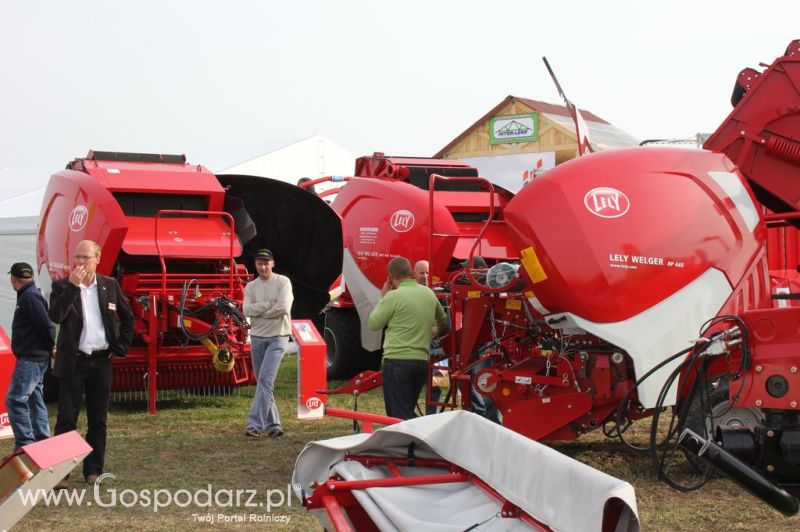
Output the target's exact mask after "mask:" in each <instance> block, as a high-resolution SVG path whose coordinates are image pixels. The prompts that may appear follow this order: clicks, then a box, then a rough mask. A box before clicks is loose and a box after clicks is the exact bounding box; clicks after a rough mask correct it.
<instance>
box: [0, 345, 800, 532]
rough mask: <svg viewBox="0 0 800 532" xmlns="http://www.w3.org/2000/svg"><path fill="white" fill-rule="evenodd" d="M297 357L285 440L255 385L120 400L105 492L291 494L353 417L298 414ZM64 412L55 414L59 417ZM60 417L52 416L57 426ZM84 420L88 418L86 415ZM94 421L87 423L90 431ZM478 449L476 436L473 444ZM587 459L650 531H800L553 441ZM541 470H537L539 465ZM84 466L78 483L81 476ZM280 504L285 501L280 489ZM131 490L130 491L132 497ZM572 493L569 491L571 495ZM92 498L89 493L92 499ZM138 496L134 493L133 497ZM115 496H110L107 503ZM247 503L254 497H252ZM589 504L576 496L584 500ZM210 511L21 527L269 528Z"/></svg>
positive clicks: (51, 515) (87, 510)
mask: <svg viewBox="0 0 800 532" xmlns="http://www.w3.org/2000/svg"><path fill="white" fill-rule="evenodd" d="M296 375H297V368H296V358H295V357H286V358H285V359H284V361H283V364H282V366H281V370H280V372H279V375H278V381H277V389H276V397H277V400H278V405H279V408H280V412H281V418H282V422H283V427H284V430H285V432H286V434H285V436H283V437H282V438H278V439H269V438H261V439H258V440H251V439H249V438H245V437H244V435H243V431H244V428H245V424H244V420H245V416H246V414H247V411H248V409H249V407H250V401H251V398H252V392H253V389H252V388H245V389H243V390H240V391H239V394H238V395H231V396H222V397H216V396H179V397H173V398H171V399H166V400H162V401H161V402H160V403H159V413H158V415H157V416H150V415H149V414H147V412H146V409H147V405H146V403H145V402H144V401H143V400H139V401H132V402H122V403H120V402H113V403H112V405H111V411H110V413H109V440H108V450H107V454H106V471H107V472H110V473H113V474H114V475H116V478H115V479H113V480H109V481H107V482H106V483H104V484H103V486H102V488H101V493H105V490H110V489H115V490H116V492H117V494H118V495H119V494H120V493H121V492H122V491H123V490H133V491H135V492H137V493H138V492H141V491H142V490H149V491H150V493H152V492H154V491H155V490H157V489H164V490H171V491H172V492H173V493H174V492H175V491H176V490H189V491H190V492H194V491H196V490H200V489H206V488H207V487H208V485H209V484H211V486H212V489H213V490H214V492H215V493H216V492H219V491H220V490H226V489H227V490H237V489H239V490H245V489H251V490H257V495H256V498H255V499H254V500H255V502H263V503H266V502H267V494H268V493H270V492H269V490H281V491H282V492H283V494H284V495H285V493H286V489H287V485H288V484H289V482H290V479H291V474H292V469H293V467H294V461H295V459H296V458H297V455H298V454H299V453H300V451H301V450H302V448H303V446H304V445H305V444H306V443H307V442H309V441H312V440H315V439H324V438H329V437H333V436H339V435H344V434H349V433H350V432H351V431H352V422H350V421H347V420H343V419H336V418H326V419H324V420H321V421H299V420H297V419H296V395H295V394H296V386H297V384H296ZM331 404H332V406H338V407H341V408H352V404H353V401H352V398H350V397H341V396H334V397H333V398H332V400H331ZM359 409H360V410H364V411H368V412H375V413H383V399H382V396H381V393H380V390H375V391H373V392H370V393H367V394H365V395H364V396H362V397H361V398H360V399H359ZM54 414H55V411H54V410H51V415H54ZM54 422H55V419H54V417H51V426H52V425H53V424H54ZM81 422H85V417H84V414H83V413H82V415H81ZM84 427H85V425H82V426H81V427H79V430H80V431H81V432H83V431H84V430H85V428H84ZM464 443H465V445H469V442H464ZM11 446H12V444H11V442H10V441H4V442H0V452H2V453H3V454H6V453H8V452H9V451H10V450H11ZM553 447H555V448H556V449H558V450H559V451H561V452H564V453H566V454H568V455H570V456H572V457H573V458H576V459H577V460H581V461H583V462H585V463H587V464H589V465H592V466H594V467H596V468H598V469H601V470H603V471H605V472H607V473H609V474H611V475H614V476H617V477H619V478H621V479H624V480H627V481H628V482H630V483H631V484H633V486H634V487H635V488H636V495H637V499H638V506H639V515H640V519H641V521H642V525H643V529H644V530H723V529H733V530H753V531H755V530H759V531H760V530H770V531H777V530H800V518H799V517H794V518H792V519H786V518H784V517H783V516H781V515H780V514H778V513H777V512H775V511H773V510H771V509H770V508H768V507H767V506H766V505H764V504H763V503H761V502H760V501H758V500H756V499H755V498H753V497H751V496H750V495H748V494H747V493H745V492H744V491H743V490H741V489H740V488H738V487H737V486H735V485H734V484H733V483H731V482H729V481H727V480H714V481H712V482H711V483H710V484H709V485H707V486H706V487H705V488H703V489H702V490H700V491H697V492H693V493H690V494H685V493H681V492H677V491H674V490H672V489H670V488H669V487H667V486H666V485H664V484H662V483H660V482H658V481H657V479H656V477H655V473H654V472H653V471H652V468H651V466H650V462H649V458H648V457H647V456H644V455H638V454H633V453H631V452H630V451H628V450H627V449H626V448H624V447H623V446H622V445H621V444H619V443H618V442H616V441H612V440H607V439H605V438H604V437H603V435H602V434H600V433H599V432H597V433H593V434H590V435H587V436H585V437H583V438H581V439H580V440H578V441H576V442H561V443H556V444H554V445H553ZM530 473H531V474H535V471H534V470H533V469H532V470H531V472H530ZM80 477H81V475H80V466H79V467H78V468H77V474H74V475H73V476H72V480H71V483H72V485H73V487H75V488H81V487H83V485H82V483H81V482H80V480H81V479H80ZM271 493H272V497H273V500H274V501H275V502H279V496H278V495H277V492H276V491H273V492H271ZM130 496H131V495H130V494H128V497H130ZM565 496H568V495H567V494H565ZM91 499H92V496H91V495H89V500H91ZM127 500H128V501H130V500H131V499H130V498H129V499H127ZM104 501H105V502H108V496H106V497H105V499H104ZM242 502H244V501H242ZM578 504H579V502H576V506H577V505H578ZM208 511H209V509H208V508H202V507H200V508H198V507H194V506H189V507H186V508H179V507H177V506H175V505H173V506H171V507H169V508H161V509H159V511H158V512H154V511H153V509H152V506H150V507H148V508H142V507H140V506H136V507H131V508H125V507H123V506H121V505H117V506H116V507H114V508H100V507H98V506H97V505H96V504H93V505H92V506H87V505H82V506H79V507H68V506H66V505H63V504H62V505H59V506H50V507H46V506H43V505H39V506H37V507H36V508H34V509H33V510H32V511H31V512H30V513H29V514H28V515H27V516H26V517H24V518H23V519H22V521H21V522H20V523H19V524H18V525H17V526H16V527H15V528H14V530H44V529H56V528H58V529H70V530H90V529H96V528H99V527H102V528H105V529H113V530H116V529H126V530H129V529H136V530H141V531H145V530H184V529H186V528H187V527H191V528H199V529H212V528H213V529H219V528H226V529H228V528H230V529H251V528H254V527H256V526H260V527H263V526H265V524H255V523H248V522H244V523H235V522H229V523H220V522H215V523H214V524H213V525H212V524H205V523H202V522H199V521H198V520H197V518H196V517H194V516H193V514H207V513H208ZM212 512H213V513H214V514H217V513H223V514H227V515H229V516H235V515H245V516H246V515H248V514H251V513H254V514H257V515H273V516H275V515H281V516H288V518H289V523H288V524H275V523H272V524H266V526H272V527H276V528H277V527H280V528H281V529H284V530H298V531H299V530H320V529H321V526H320V524H319V522H318V521H317V520H316V519H314V518H312V517H311V516H309V515H308V514H307V513H306V511H305V510H304V509H303V508H302V507H301V506H300V503H299V502H298V501H297V500H292V501H291V505H286V504H284V505H283V506H282V507H279V508H274V509H272V512H271V514H269V513H267V512H266V510H265V509H264V508H255V509H254V508H246V507H244V506H239V507H233V508H220V509H212Z"/></svg>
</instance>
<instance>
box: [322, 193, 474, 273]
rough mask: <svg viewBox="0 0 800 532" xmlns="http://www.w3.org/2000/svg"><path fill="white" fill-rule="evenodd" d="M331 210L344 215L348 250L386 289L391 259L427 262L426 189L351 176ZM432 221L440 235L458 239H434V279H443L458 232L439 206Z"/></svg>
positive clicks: (431, 269) (443, 237)
mask: <svg viewBox="0 0 800 532" xmlns="http://www.w3.org/2000/svg"><path fill="white" fill-rule="evenodd" d="M333 208H334V209H335V210H336V212H338V213H339V215H340V216H341V217H342V223H343V226H344V227H343V230H344V246H345V248H346V249H348V250H349V251H350V253H351V254H352V255H353V257H354V259H355V260H356V263H357V264H358V267H359V269H360V270H361V271H362V272H363V273H364V274H365V275H366V276H367V278H368V279H369V280H370V281H371V282H372V284H374V285H375V286H383V283H384V281H385V280H386V264H387V263H388V262H389V260H390V259H391V258H392V257H394V256H396V255H402V256H404V257H406V258H408V259H409V260H410V261H411V262H412V264H413V263H414V262H415V261H417V260H420V259H427V258H428V254H429V251H428V247H427V243H428V234H429V232H430V219H429V215H428V193H427V191H425V190H421V189H419V188H417V187H415V186H413V185H409V184H407V183H403V182H399V181H394V180H384V179H376V178H353V179H351V180H350V182H349V183H348V184H347V186H346V187H344V188H343V189H342V190H341V192H339V194H338V195H337V196H336V201H334V203H333ZM434 220H435V232H436V233H438V234H446V235H455V236H441V237H434V257H433V261H432V262H431V265H430V272H431V278H434V277H439V278H444V277H445V269H446V268H447V266H448V265H449V263H450V259H451V257H452V256H453V248H454V247H455V243H456V239H457V235H459V234H460V231H459V228H458V226H457V225H456V223H455V221H454V220H453V217H452V216H451V215H450V213H449V212H448V210H447V208H446V207H445V206H444V205H441V204H439V203H437V204H436V205H435V206H434Z"/></svg>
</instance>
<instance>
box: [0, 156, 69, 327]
mask: <svg viewBox="0 0 800 532" xmlns="http://www.w3.org/2000/svg"><path fill="white" fill-rule="evenodd" d="M63 167H64V163H54V164H49V165H37V166H31V167H22V168H2V169H0V183H2V186H0V271H2V272H3V273H5V272H7V271H8V270H9V269H10V268H11V265H12V264H14V263H15V262H27V263H29V264H30V265H32V266H33V267H34V269H36V231H37V229H38V223H39V210H40V209H41V207H42V197H44V191H45V188H46V187H47V182H48V181H49V179H50V176H51V175H52V174H53V173H55V172H57V171H58V170H60V169H62V168H63ZM16 302H17V295H16V293H15V292H14V290H13V289H12V288H11V285H10V283H9V282H8V280H6V281H5V282H1V283H0V327H2V328H3V329H4V330H5V331H6V333H7V334H8V335H9V336H10V335H11V320H12V318H13V317H14V307H15V306H16Z"/></svg>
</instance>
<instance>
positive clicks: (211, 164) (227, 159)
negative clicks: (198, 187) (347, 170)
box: [186, 135, 355, 173]
mask: <svg viewBox="0 0 800 532" xmlns="http://www.w3.org/2000/svg"><path fill="white" fill-rule="evenodd" d="M317 140H323V141H325V142H330V143H333V142H332V141H331V140H330V139H328V138H326V137H323V136H322V135H312V136H310V137H304V138H301V139H297V138H283V139H272V140H262V141H258V142H248V143H245V144H233V145H228V146H214V147H209V148H198V149H193V150H189V151H187V152H186V160H187V161H188V162H189V163H192V164H201V165H203V166H205V167H206V168H208V169H209V170H211V171H212V172H214V173H223V172H225V171H227V170H229V169H231V168H234V167H236V166H241V165H243V164H245V163H248V162H250V161H253V160H255V159H258V158H259V157H263V156H264V155H268V154H270V153H273V152H276V151H279V150H282V149H284V148H289V147H291V146H296V145H299V144H303V143H308V142H311V141H317ZM353 160H354V164H355V158H354V159H353Z"/></svg>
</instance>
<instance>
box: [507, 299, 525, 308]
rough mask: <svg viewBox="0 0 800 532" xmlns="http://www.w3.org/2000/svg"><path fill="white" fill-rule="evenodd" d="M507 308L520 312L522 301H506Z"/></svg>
mask: <svg viewBox="0 0 800 532" xmlns="http://www.w3.org/2000/svg"><path fill="white" fill-rule="evenodd" d="M506 308H507V309H508V310H520V309H522V301H520V300H519V299H506Z"/></svg>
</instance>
